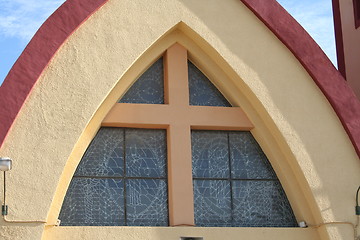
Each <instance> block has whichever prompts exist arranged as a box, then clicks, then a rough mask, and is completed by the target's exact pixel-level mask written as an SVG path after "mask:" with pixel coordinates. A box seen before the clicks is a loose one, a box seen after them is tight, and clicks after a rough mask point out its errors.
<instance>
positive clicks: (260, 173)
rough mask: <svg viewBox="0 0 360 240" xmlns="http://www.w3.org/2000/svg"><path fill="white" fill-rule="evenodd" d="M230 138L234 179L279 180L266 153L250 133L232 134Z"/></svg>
mask: <svg viewBox="0 0 360 240" xmlns="http://www.w3.org/2000/svg"><path fill="white" fill-rule="evenodd" d="M229 137H230V152H231V153H230V156H231V176H232V178H242V179H276V178H277V177H276V175H275V173H274V171H273V169H272V167H271V165H270V163H269V161H268V159H267V158H266V156H265V154H264V152H263V151H262V149H261V148H260V146H259V144H258V143H257V142H256V140H255V139H254V137H253V136H252V135H251V133H250V132H231V133H229Z"/></svg>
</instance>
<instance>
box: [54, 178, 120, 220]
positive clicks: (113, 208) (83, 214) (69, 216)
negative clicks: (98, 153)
mask: <svg viewBox="0 0 360 240" xmlns="http://www.w3.org/2000/svg"><path fill="white" fill-rule="evenodd" d="M123 192H124V183H123V180H116V179H94V178H73V179H72V181H71V184H70V187H69V189H68V191H67V194H66V197H65V200H64V203H63V207H62V209H61V212H60V216H59V219H61V225H62V226H121V225H124V219H125V218H124V195H123Z"/></svg>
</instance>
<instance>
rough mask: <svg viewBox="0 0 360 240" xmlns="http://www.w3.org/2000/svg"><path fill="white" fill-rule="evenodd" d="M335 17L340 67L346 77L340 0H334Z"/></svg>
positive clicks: (337, 54) (337, 55) (337, 53)
mask: <svg viewBox="0 0 360 240" xmlns="http://www.w3.org/2000/svg"><path fill="white" fill-rule="evenodd" d="M332 7H333V17H334V30H335V40H336V57H337V61H338V69H339V71H340V73H341V74H342V75H343V77H344V78H345V79H346V66H345V54H344V42H343V41H344V40H343V34H342V25H341V14H340V3H339V0H332Z"/></svg>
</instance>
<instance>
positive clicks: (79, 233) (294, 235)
mask: <svg viewBox="0 0 360 240" xmlns="http://www.w3.org/2000/svg"><path fill="white" fill-rule="evenodd" d="M239 236H241V239H247V240H252V239H254V240H255V239H267V240H272V239H273V240H281V239H284V240H285V239H292V240H304V239H307V240H313V239H314V240H315V239H319V235H318V233H317V230H316V229H313V228H237V227H232V228H224V227H206V228H205V227H98V226H96V227H95V226H89V227H83V226H76V227H67V226H66V227H65V226H64V227H62V226H60V227H51V228H47V229H46V230H45V232H44V237H43V239H74V240H75V239H88V240H91V239H97V240H102V239H104V240H105V239H106V240H112V239H114V240H115V239H116V240H122V239H124V240H125V239H126V240H139V239H147V240H162V239H164V240H165V239H166V240H171V239H174V240H178V239H180V237H203V238H204V240H211V239H222V240H227V239H229V240H230V239H238V238H239Z"/></svg>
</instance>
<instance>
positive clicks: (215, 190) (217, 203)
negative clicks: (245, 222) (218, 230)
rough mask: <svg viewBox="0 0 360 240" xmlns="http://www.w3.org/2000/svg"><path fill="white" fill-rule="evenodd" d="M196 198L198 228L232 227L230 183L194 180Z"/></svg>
mask: <svg viewBox="0 0 360 240" xmlns="http://www.w3.org/2000/svg"><path fill="white" fill-rule="evenodd" d="M194 197H195V198H194V210H195V225H196V226H199V227H201V226H206V227H227V226H231V225H232V218H231V191H230V182H229V181H224V180H194Z"/></svg>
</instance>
